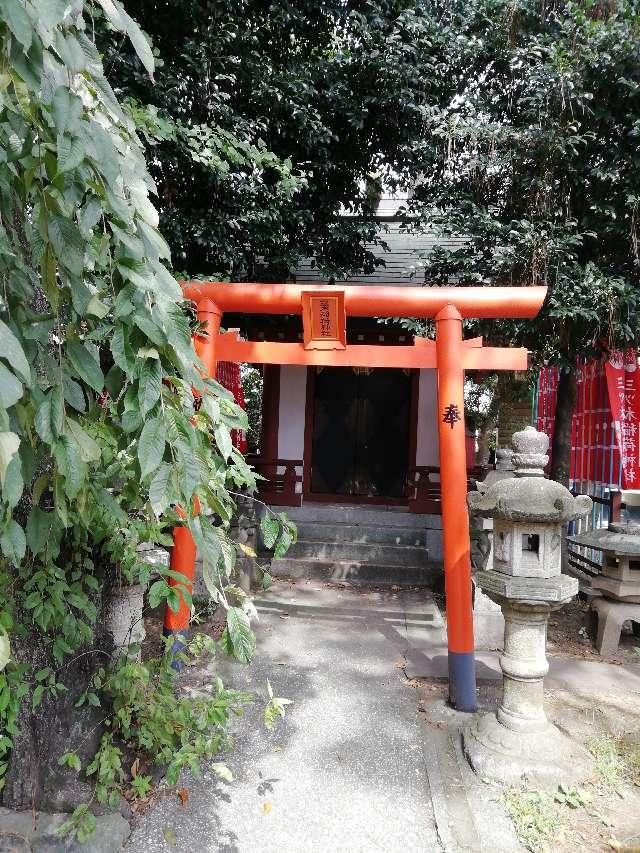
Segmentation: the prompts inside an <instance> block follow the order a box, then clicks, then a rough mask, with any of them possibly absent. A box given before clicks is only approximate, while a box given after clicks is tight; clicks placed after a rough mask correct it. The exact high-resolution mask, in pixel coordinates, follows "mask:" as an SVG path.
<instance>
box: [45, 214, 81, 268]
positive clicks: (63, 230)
mask: <svg viewBox="0 0 640 853" xmlns="http://www.w3.org/2000/svg"><path fill="white" fill-rule="evenodd" d="M49 239H50V240H51V245H52V246H53V251H54V252H55V253H56V257H57V258H58V263H60V264H61V265H62V266H63V267H66V269H68V270H69V272H71V273H74V274H75V275H80V274H81V273H82V270H83V269H84V252H85V243H84V240H83V239H82V234H81V233H80V230H79V228H78V226H77V225H76V224H75V222H72V221H71V220H70V219H67V218H65V217H62V216H52V217H51V219H50V220H49Z"/></svg>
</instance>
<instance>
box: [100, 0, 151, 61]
mask: <svg viewBox="0 0 640 853" xmlns="http://www.w3.org/2000/svg"><path fill="white" fill-rule="evenodd" d="M98 3H100V5H101V6H102V8H103V9H104V12H105V15H106V16H107V18H108V19H109V21H110V22H111V24H112V25H113V27H114V28H115V29H116V30H119V31H120V32H123V33H126V34H127V35H128V36H129V39H130V40H131V44H132V45H133V47H134V50H135V52H136V53H137V54H138V56H139V57H140V61H141V62H142V64H143V65H144V67H145V68H146V69H147V71H148V72H149V74H151V75H153V69H154V61H153V52H152V50H151V45H150V44H149V42H148V41H147V38H146V37H145V35H144V33H143V32H142V30H141V29H140V27H139V26H138V25H137V24H136V22H135V21H134V20H133V18H131V17H130V16H129V15H128V14H127V13H126V12H125V10H124V7H123V6H122V4H121V3H119V2H118V0H98Z"/></svg>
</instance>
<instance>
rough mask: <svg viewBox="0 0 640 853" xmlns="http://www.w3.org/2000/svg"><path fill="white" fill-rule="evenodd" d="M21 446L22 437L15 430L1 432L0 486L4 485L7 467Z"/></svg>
mask: <svg viewBox="0 0 640 853" xmlns="http://www.w3.org/2000/svg"><path fill="white" fill-rule="evenodd" d="M19 447H20V437H19V436H18V435H16V433H15V432H0V486H4V478H5V474H6V471H7V467H8V465H9V462H11V460H12V459H13V457H14V456H15V455H16V453H17V452H18V448H19Z"/></svg>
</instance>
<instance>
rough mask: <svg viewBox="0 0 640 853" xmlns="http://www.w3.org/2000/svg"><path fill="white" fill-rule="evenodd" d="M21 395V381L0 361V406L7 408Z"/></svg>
mask: <svg viewBox="0 0 640 853" xmlns="http://www.w3.org/2000/svg"><path fill="white" fill-rule="evenodd" d="M20 397H22V383H21V382H20V381H19V380H18V379H16V377H15V376H14V375H13V373H10V372H9V371H8V370H7V368H6V367H5V366H4V364H2V362H0V406H2V407H3V408H5V409H8V408H9V407H10V406H14V405H15V404H16V403H17V402H18V400H19V399H20Z"/></svg>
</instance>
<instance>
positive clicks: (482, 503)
mask: <svg viewBox="0 0 640 853" xmlns="http://www.w3.org/2000/svg"><path fill="white" fill-rule="evenodd" d="M511 443H512V446H513V465H514V468H515V471H514V473H515V477H513V478H509V479H501V480H498V481H497V482H494V483H492V484H491V485H490V486H489V487H488V488H487V489H486V490H485V491H484V492H483V493H480V492H470V494H469V496H468V503H469V507H470V509H471V510H472V511H473V512H474V513H476V514H477V515H480V516H483V517H485V518H499V519H503V520H505V521H513V522H523V521H524V522H527V521H528V522H536V523H550V524H564V523H566V522H567V521H571V520H573V519H574V518H578V517H579V516H582V515H586V514H587V513H588V512H590V510H591V506H592V502H591V498H588V497H586V495H579V496H578V497H575V498H574V496H573V495H572V494H571V492H570V491H569V490H568V489H567V488H565V487H564V486H563V485H562V484H561V483H556V482H555V481H554V480H547V479H546V478H545V476H544V467H545V465H546V464H547V462H548V461H549V457H548V455H547V450H548V448H549V438H548V436H547V435H545V433H543V432H538V431H537V430H536V429H534V427H525V429H523V430H521V431H520V432H516V433H514V435H513V437H512V440H511Z"/></svg>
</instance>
